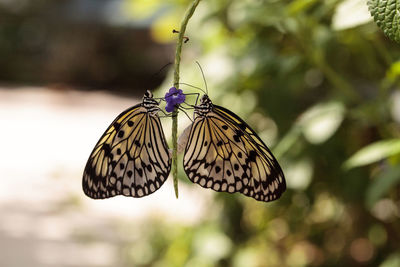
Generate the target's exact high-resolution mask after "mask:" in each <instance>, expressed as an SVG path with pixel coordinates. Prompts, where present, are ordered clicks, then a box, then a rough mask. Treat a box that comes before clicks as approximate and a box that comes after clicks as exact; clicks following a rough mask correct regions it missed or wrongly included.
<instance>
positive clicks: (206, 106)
mask: <svg viewBox="0 0 400 267" xmlns="http://www.w3.org/2000/svg"><path fill="white" fill-rule="evenodd" d="M212 106H213V105H212V102H211V99H210V98H209V97H208V95H203V96H202V97H201V99H200V104H199V105H197V106H195V112H196V113H197V114H198V115H200V116H205V115H207V113H208V112H210V111H211V110H212Z"/></svg>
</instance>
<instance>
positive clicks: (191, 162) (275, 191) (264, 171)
mask: <svg viewBox="0 0 400 267" xmlns="http://www.w3.org/2000/svg"><path fill="white" fill-rule="evenodd" d="M194 108H195V111H194V112H195V119H194V122H193V124H192V126H191V130H190V134H189V138H188V143H187V145H186V149H185V154H184V162H183V164H184V169H185V172H186V174H187V175H188V177H189V179H190V180H191V181H192V182H194V183H197V184H199V185H200V186H202V187H205V188H211V189H213V190H215V191H220V192H221V191H222V192H228V193H235V192H240V193H242V194H244V195H246V196H250V197H252V198H254V199H256V200H259V201H265V202H268V201H272V200H275V199H278V198H279V197H280V196H281V195H282V193H283V192H284V191H285V189H286V182H285V178H284V175H283V172H282V169H281V167H280V166H279V164H278V162H277V161H276V159H275V157H274V156H273V155H272V153H271V151H270V150H269V149H268V147H267V146H266V145H265V144H264V142H263V141H262V140H261V139H260V138H259V137H258V136H257V134H256V133H255V132H254V131H253V130H252V129H251V128H250V126H248V125H247V124H246V123H245V122H244V121H243V120H242V119H240V118H239V117H238V116H237V115H235V114H234V113H233V112H231V111H229V110H228V109H226V108H223V107H221V106H218V105H214V104H213V103H212V102H211V100H210V99H209V97H208V96H207V95H204V96H203V97H202V99H201V103H200V104H199V105H197V106H195V107H194Z"/></svg>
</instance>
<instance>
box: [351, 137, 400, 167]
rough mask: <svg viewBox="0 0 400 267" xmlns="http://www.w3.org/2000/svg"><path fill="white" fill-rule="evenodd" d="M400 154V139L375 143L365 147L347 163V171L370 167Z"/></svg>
mask: <svg viewBox="0 0 400 267" xmlns="http://www.w3.org/2000/svg"><path fill="white" fill-rule="evenodd" d="M399 153H400V139H390V140H384V141H379V142H375V143H373V144H370V145H368V146H366V147H363V148H362V149H360V150H359V151H357V152H356V153H355V154H354V155H353V156H351V157H350V158H349V159H348V160H347V161H346V162H345V163H344V168H345V169H352V168H354V167H359V166H364V165H368V164H371V163H374V162H377V161H380V160H382V159H385V158H387V157H390V156H393V155H396V154H399Z"/></svg>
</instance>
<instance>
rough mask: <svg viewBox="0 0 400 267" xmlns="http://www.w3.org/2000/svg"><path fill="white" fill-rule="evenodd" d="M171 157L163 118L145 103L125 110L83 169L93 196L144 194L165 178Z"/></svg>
mask: <svg viewBox="0 0 400 267" xmlns="http://www.w3.org/2000/svg"><path fill="white" fill-rule="evenodd" d="M170 169H171V158H170V156H169V153H168V146H167V143H166V141H165V136H164V132H163V129H162V126H161V122H160V119H159V117H158V115H157V114H156V113H151V112H148V111H147V109H146V108H145V107H143V106H142V105H141V104H139V105H136V106H134V107H132V108H129V109H127V110H126V111H124V112H122V113H121V114H120V115H119V116H118V117H117V118H116V119H115V120H114V122H113V123H111V125H110V126H109V127H108V129H107V130H106V131H105V133H104V134H103V135H102V137H101V138H100V140H99V141H98V143H97V144H96V146H95V147H94V149H93V151H92V153H91V155H90V157H89V160H88V162H87V164H86V167H85V170H84V173H83V181H82V186H83V191H84V192H85V194H86V195H87V196H89V197H91V198H95V199H98V198H108V197H112V196H115V195H124V196H132V197H143V196H146V195H148V194H151V193H153V192H154V191H156V190H157V189H158V188H160V187H161V185H162V184H163V183H164V182H165V180H166V179H167V177H168V174H169V172H170Z"/></svg>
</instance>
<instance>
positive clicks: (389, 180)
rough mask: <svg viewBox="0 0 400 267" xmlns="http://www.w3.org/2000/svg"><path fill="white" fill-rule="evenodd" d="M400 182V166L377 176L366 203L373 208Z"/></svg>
mask: <svg viewBox="0 0 400 267" xmlns="http://www.w3.org/2000/svg"><path fill="white" fill-rule="evenodd" d="M399 182H400V166H396V167H393V168H390V169H388V170H386V171H385V172H382V173H380V174H379V175H377V177H376V178H375V180H374V181H373V182H372V183H371V185H370V186H369V187H368V189H367V196H366V203H367V206H368V207H370V208H371V207H372V206H373V205H374V204H375V203H376V202H377V201H378V200H379V199H381V198H382V196H384V195H386V193H387V192H388V191H389V190H390V188H393V187H394V186H396V184H397V183H399Z"/></svg>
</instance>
